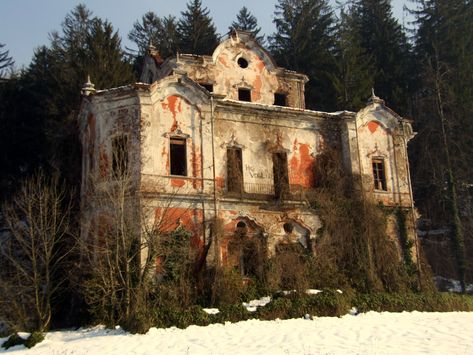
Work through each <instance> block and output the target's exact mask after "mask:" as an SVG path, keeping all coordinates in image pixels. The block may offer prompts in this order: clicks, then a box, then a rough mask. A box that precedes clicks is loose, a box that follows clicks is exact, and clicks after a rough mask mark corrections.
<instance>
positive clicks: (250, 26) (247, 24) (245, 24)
mask: <svg viewBox="0 0 473 355" xmlns="http://www.w3.org/2000/svg"><path fill="white" fill-rule="evenodd" d="M234 28H235V29H240V30H244V31H248V32H251V33H252V34H253V36H254V37H255V38H256V40H257V41H258V42H259V43H261V44H262V43H263V41H264V36H259V33H260V31H261V27H259V26H258V20H257V19H256V17H254V16H253V15H252V14H251V12H250V11H249V10H248V8H247V7H246V6H243V7H242V8H241V9H240V11H239V12H238V14H237V18H236V21H233V22H232V24H231V26H230V27H229V30H230V31H231V30H232V29H234Z"/></svg>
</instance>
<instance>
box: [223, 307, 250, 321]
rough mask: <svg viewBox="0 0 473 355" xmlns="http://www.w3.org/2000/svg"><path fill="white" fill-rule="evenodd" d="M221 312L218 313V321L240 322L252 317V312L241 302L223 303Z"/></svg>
mask: <svg viewBox="0 0 473 355" xmlns="http://www.w3.org/2000/svg"><path fill="white" fill-rule="evenodd" d="M219 310H220V313H218V314H217V317H216V321H218V322H220V323H224V322H232V323H234V322H240V321H243V320H248V319H250V318H252V317H251V316H252V313H251V312H248V311H247V309H246V308H245V307H243V305H242V304H241V303H238V304H229V305H223V306H221V307H220V308H219Z"/></svg>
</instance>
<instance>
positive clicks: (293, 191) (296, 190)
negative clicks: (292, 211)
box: [223, 182, 312, 201]
mask: <svg viewBox="0 0 473 355" xmlns="http://www.w3.org/2000/svg"><path fill="white" fill-rule="evenodd" d="M281 190H282V192H279V196H278V194H277V193H276V192H277V191H276V190H275V188H274V184H262V183H251V182H245V183H243V184H242V189H241V191H238V190H235V189H233V191H228V185H227V184H225V187H224V190H223V195H224V196H227V197H232V198H240V199H259V200H261V199H262V200H278V199H280V200H285V201H305V200H307V198H308V197H309V195H310V192H311V191H312V189H308V188H304V187H302V186H301V185H288V186H282V188H281Z"/></svg>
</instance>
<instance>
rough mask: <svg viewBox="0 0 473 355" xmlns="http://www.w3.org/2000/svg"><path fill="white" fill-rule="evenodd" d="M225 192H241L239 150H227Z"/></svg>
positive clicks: (241, 166)
mask: <svg viewBox="0 0 473 355" xmlns="http://www.w3.org/2000/svg"><path fill="white" fill-rule="evenodd" d="M227 190H228V192H242V191H243V160H242V154H241V149H240V148H227Z"/></svg>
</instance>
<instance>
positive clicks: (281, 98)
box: [274, 92, 287, 106]
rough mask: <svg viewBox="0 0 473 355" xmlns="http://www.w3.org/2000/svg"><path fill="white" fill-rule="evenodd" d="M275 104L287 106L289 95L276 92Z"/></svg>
mask: <svg viewBox="0 0 473 355" xmlns="http://www.w3.org/2000/svg"><path fill="white" fill-rule="evenodd" d="M274 104H275V105H277V106H287V95H286V94H281V93H278V92H277V93H275V94H274Z"/></svg>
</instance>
